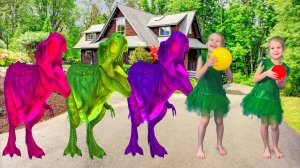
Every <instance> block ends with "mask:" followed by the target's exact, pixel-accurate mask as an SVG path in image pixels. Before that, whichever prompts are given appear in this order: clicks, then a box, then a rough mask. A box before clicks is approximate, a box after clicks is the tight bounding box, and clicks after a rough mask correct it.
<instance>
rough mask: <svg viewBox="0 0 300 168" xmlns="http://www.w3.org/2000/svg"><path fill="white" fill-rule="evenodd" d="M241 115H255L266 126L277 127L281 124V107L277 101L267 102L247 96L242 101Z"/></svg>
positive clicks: (266, 100)
mask: <svg viewBox="0 0 300 168" xmlns="http://www.w3.org/2000/svg"><path fill="white" fill-rule="evenodd" d="M241 106H242V107H243V114H244V115H246V116H249V115H255V116H257V117H258V118H260V119H261V122H262V123H266V124H268V125H279V124H281V122H282V113H283V110H282V107H281V102H280V99H279V100H272V101H271V100H268V99H263V98H258V97H256V96H255V94H251V93H250V94H248V95H247V96H246V97H245V98H244V99H243V101H242V103H241Z"/></svg>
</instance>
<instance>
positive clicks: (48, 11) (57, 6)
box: [33, 0, 76, 32]
mask: <svg viewBox="0 0 300 168" xmlns="http://www.w3.org/2000/svg"><path fill="white" fill-rule="evenodd" d="M33 5H34V6H35V11H36V13H37V14H38V17H39V22H40V23H44V22H45V20H46V19H47V18H48V17H49V18H50V22H51V27H52V30H53V31H55V32H62V31H63V29H64V28H66V27H67V26H69V25H70V24H74V20H75V18H74V17H73V15H74V11H75V8H76V5H75V0H69V1H65V0H52V1H48V0H35V1H34V3H33ZM42 26H43V25H41V27H40V30H42Z"/></svg>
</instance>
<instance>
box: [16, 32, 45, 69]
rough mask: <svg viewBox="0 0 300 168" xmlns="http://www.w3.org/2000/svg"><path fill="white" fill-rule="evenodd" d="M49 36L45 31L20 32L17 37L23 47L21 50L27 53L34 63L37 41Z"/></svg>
mask: <svg viewBox="0 0 300 168" xmlns="http://www.w3.org/2000/svg"><path fill="white" fill-rule="evenodd" d="M48 36H49V33H47V32H26V33H25V34H22V35H21V36H20V37H19V38H18V39H17V41H18V43H20V44H21V45H22V47H23V51H24V52H26V53H28V55H29V57H30V59H31V60H32V62H34V63H35V51H36V48H37V45H38V43H39V42H41V41H44V40H46V39H47V37H48Z"/></svg>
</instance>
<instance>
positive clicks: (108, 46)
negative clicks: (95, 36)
mask: <svg viewBox="0 0 300 168" xmlns="http://www.w3.org/2000/svg"><path fill="white" fill-rule="evenodd" d="M127 49H128V45H127V41H126V39H125V38H124V36H123V35H121V34H119V33H113V34H111V35H110V37H109V39H108V40H106V41H105V42H103V43H100V44H99V49H98V52H97V57H98V64H96V65H88V64H82V63H78V64H75V65H72V66H71V67H70V68H69V70H68V72H67V75H68V82H69V85H70V87H71V94H70V96H69V98H68V99H67V108H68V116H69V120H70V139H69V144H68V146H67V147H66V149H65V151H64V155H67V154H71V156H72V157H73V156H74V155H75V154H77V155H79V156H81V155H82V154H81V150H80V149H79V148H78V147H77V144H76V142H77V135H76V128H77V127H78V126H79V125H80V124H81V123H82V122H86V124H87V139H86V140H87V145H88V148H89V155H90V157H91V158H93V156H96V157H98V158H102V157H103V156H104V155H105V152H104V150H103V149H102V148H101V147H99V146H98V144H97V142H96V141H95V138H94V135H93V127H94V126H95V125H96V124H97V123H98V122H99V121H100V120H101V119H102V118H103V116H104V114H105V112H106V109H109V110H110V111H111V115H112V117H113V116H114V110H113V108H112V106H111V105H109V104H107V102H106V101H107V99H108V98H109V97H110V96H111V95H112V93H113V91H117V92H120V93H121V94H122V95H123V96H125V97H129V96H130V94H131V88H130V85H129V83H128V81H127V74H126V73H125V72H124V70H123V69H122V66H123V53H124V52H127Z"/></svg>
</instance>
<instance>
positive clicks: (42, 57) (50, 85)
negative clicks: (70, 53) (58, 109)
mask: <svg viewBox="0 0 300 168" xmlns="http://www.w3.org/2000/svg"><path fill="white" fill-rule="evenodd" d="M66 46H67V44H66V40H65V38H64V37H63V36H62V35H61V34H59V33H50V35H49V37H48V38H47V39H46V40H45V41H43V42H41V43H39V44H38V48H37V50H36V60H37V61H36V63H37V65H38V66H39V67H40V69H41V70H42V73H43V74H44V75H43V78H42V80H43V81H42V82H43V84H44V85H46V88H47V89H49V90H53V91H56V92H58V93H60V94H61V95H63V96H64V97H68V96H69V94H70V86H69V84H68V82H67V77H66V74H65V73H64V71H63V68H62V54H63V53H64V52H66V51H67V47H66Z"/></svg>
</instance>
